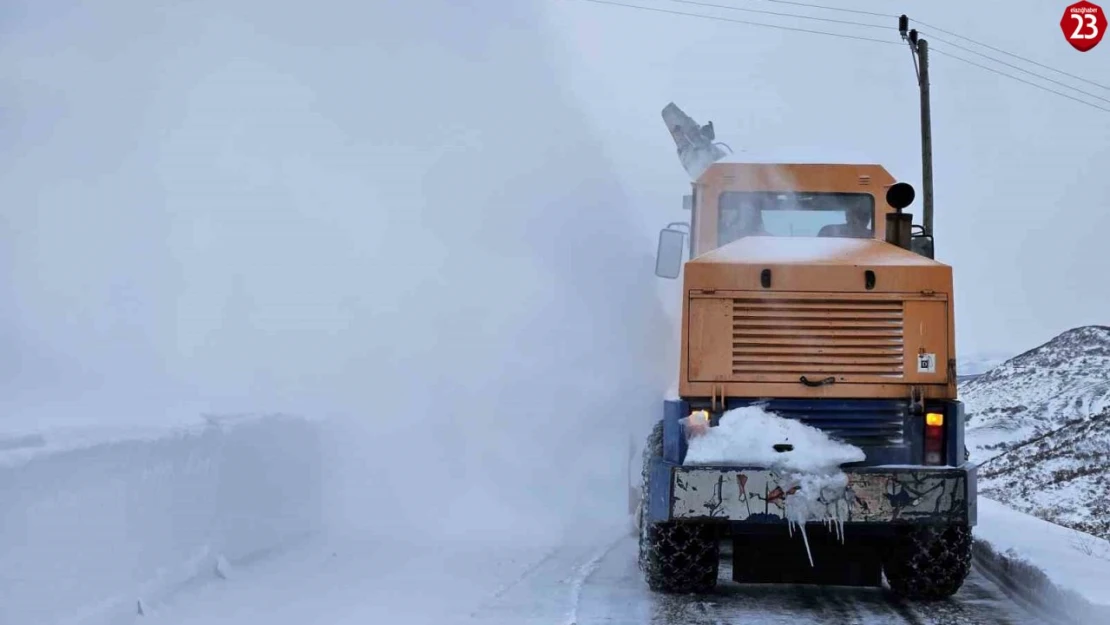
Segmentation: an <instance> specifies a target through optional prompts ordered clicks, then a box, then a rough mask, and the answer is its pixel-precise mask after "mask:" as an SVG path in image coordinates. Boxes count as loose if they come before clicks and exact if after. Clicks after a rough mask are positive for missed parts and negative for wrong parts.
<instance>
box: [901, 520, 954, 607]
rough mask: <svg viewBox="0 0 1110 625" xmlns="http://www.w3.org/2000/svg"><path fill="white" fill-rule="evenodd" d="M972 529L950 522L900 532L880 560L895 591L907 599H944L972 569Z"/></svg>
mask: <svg viewBox="0 0 1110 625" xmlns="http://www.w3.org/2000/svg"><path fill="white" fill-rule="evenodd" d="M971 539H972V537H971V528H970V527H968V526H966V525H949V526H944V527H941V528H934V527H917V528H912V529H907V530H903V531H901V532H899V534H898V536H897V537H896V538H895V539H894V540H893V541H892V542H891V545H890V549H889V550H888V551H887V553H886V557H885V558H884V562H883V570H884V572H885V573H886V578H887V582H888V583H890V587H891V590H893V591H894V592H895V593H897V594H899V595H901V596H903V597H906V598H910V599H944V598H947V597H950V596H952V595H953V594H955V593H956V591H958V590H959V589H960V587H961V586H962V585H963V583H964V580H965V579H967V576H968V573H970V571H971V542H972V540H971Z"/></svg>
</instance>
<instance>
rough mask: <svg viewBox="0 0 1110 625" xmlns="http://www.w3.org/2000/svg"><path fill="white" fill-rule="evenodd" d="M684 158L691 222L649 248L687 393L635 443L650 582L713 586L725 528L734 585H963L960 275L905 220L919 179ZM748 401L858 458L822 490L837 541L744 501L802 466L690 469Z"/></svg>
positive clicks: (966, 466)
mask: <svg viewBox="0 0 1110 625" xmlns="http://www.w3.org/2000/svg"><path fill="white" fill-rule="evenodd" d="M672 106H673V105H672ZM664 116H665V117H666V116H667V114H666V111H665V114H664ZM668 121H669V120H668ZM671 130H672V134H675V136H676V143H678V145H679V151H680V156H682V157H683V163H684V165H686V164H687V162H688V159H687V156H689V154H688V153H684V152H683V143H682V142H681V141H679V134H678V130H677V129H676V128H674V127H671ZM710 132H711V127H710ZM698 139H699V138H697V137H695V140H694V142H696V141H697V140H698ZM687 147H689V145H688V146H687ZM710 160H713V159H710ZM694 169H695V170H696V171H697V172H698V174H699V175H698V176H697V177H696V179H695V180H694V182H693V184H692V193H691V194H690V195H688V196H686V198H685V201H684V209H685V210H687V211H689V213H690V216H689V221H688V222H682V223H673V224H671V225H670V226H668V227H667V228H666V229H664V230H663V231H662V232H661V233H660V238H659V249H658V256H657V259H656V274H657V275H659V276H660V277H664V278H669V279H674V278H679V277H681V280H682V291H681V292H682V295H681V297H682V308H681V310H682V319H681V337H682V347H681V352H680V354H681V358H680V361H679V363H677V365H678V366H677V369H678V375H679V380H678V391H679V397H678V398H674V399H668V400H666V401H665V404H664V414H663V418H662V419H661V420H659V421H658V422H657V423H656V424H655V427H654V429H653V431H652V433H651V434H650V436H649V437H648V441H647V446H646V448H645V450H644V464H643V469H642V475H643V479H642V484H641V489H642V492H641V494H640V502H641V503H640V514H639V531H640V567H641V569H642V570H643V572H644V575H645V578H646V580H647V582H648V584H649V586H650V587H651V588H652V589H653V590H656V591H668V592H669V591H675V592H691V591H694V592H699V591H705V590H708V589H709V588H711V587H712V586H713V585H714V584H715V582H716V574H717V561H718V559H719V552H718V551H717V549H718V545H719V543H720V541H721V540H724V539H727V540H731V541H732V542H733V550H732V553H733V567H732V568H733V577H734V579H737V580H739V581H745V582H789V583H815V582H816V583H821V582H828V583H837V584H857V585H881V583H882V582H881V580H882V576H883V574H884V573H885V575H886V578H887V580H888V582H889V583H890V586H891V588H892V589H893V590H894V591H895V592H896V593H899V594H902V595H904V596H907V597H925V598H938V597H945V596H949V595H951V594H953V593H955V592H956V590H958V589H959V587H960V586H961V585H962V583H963V580H964V578H965V577H966V576H967V573H968V571H969V567H970V558H971V552H970V548H971V527H972V526H973V525H974V524H975V521H976V511H975V500H976V494H977V493H976V474H975V468H974V466H973V465H971V464H970V463H968V461H967V453H966V449H965V447H964V440H963V434H964V413H963V408H962V404H961V403H960V402H959V401H958V400H957V395H956V364H955V363H956V360H955V334H954V313H953V301H952V268H951V267H949V266H948V265H945V264H943V263H940V262H938V261H936V260H934V259H933V258H932V239H931V236H930V235H929V233H924V232H919V233H916V234H915V233H914V231H913V230H914V225H913V224H912V217H911V216H910V215H909V214H907V213H904V212H902V211H903V209H905V208H906V207H907V206H909V205H910V204H911V203H912V201H913V196H914V191H913V189H912V187H910V186H909V185H907V184H905V183H899V182H897V181H896V180H895V179H894V178H893V176H891V175H890V173H889V172H887V171H886V169H884V168H883V167H881V166H879V165H874V164H792V163H771V164H769V163H722V162H714V163H712V164H708V165H706V164H704V163H703V164H702V165H701V166H695V167H694ZM689 170H690V168H688V171H689ZM687 243H688V245H687ZM687 250H688V252H687ZM753 405H758V406H761V407H762V408H763V409H764V410H765V411H767V412H769V413H771V414H774V415H777V416H780V417H785V418H789V419H796V420H799V421H801V422H803V423H804V424H806V425H809V426H812V427H815V428H817V429H819V430H821V431H822V432H824V433H825V434H826V435H828V436H829V437H830V438H833V439H835V440H839V441H842V442H845V443H848V444H851V445H854V446H856V447H858V448H859V449H860V450H862V452H863V454H864V456H865V459H864V460H862V461H860V462H856V463H851V464H847V465H844V466H842V467H841V469H842V470H843V471H844V472H845V473H846V474H847V477H848V484H847V487H845V488H844V489H843V492H839V491H838V492H836V493H834V494H832V495H829V496H828V497H826V499H827V501H825V503H828V504H829V505H834V506H840V507H839V508H838V509H839V510H840V512H838V515H839V518H838V521H837V522H838V523H841V524H842V527H843V533H842V534H841V533H840V532H839V531H835V532H828V531H826V530H825V528H824V526H822V525H820V524H816V525H817V527H816V528H815V529H812V530H810V531H807V533H806V540H807V541H808V542H807V546H806V548H805V549H803V548H802V547H801V546H799V543H798V542H797V538H796V536H795V537H794V539H793V542H792V539H791V534H792V533H793V534H796V533H797V532H796V531H794V532H791V527H790V524H789V523H788V519H787V515H786V512H785V510H784V508H783V507H782V506H774V505H766V502H767V501H768V499H767V497H763V498H762V499H760V505H758V506H753V504H752V502H753V501H755V500H753V499H752V495H751V493H753V492H758V493H764V494H766V493H771V492H779V493H787V496H786V497H785V498H784V499H788V498H789V496H790V494H791V493H796V492H797V491H798V489H799V488H802V486H800V483H799V482H798V479H797V476H789V475H784V474H782V473H781V472H776V471H774V470H771V469H769V468H768V467H764V466H746V465H738V466H733V465H721V466H705V465H693V466H687V465H684V460H685V455H686V451H687V439H686V431H687V430H686V428H685V426H684V423H686V422H687V421H688V420H689V419H703V420H705V421H706V425H708V426H709V427H715V426H716V425H718V424H719V423H720V420H721V418H722V417H723V416H725V415H727V413H729V411H732V410H734V409H737V408H743V407H748V406H753ZM735 418H743V416H742V415H741V416H736V417H735ZM684 420H687V421H684ZM775 489H779V490H778V491H776V490H775ZM792 489H793V490H792ZM823 496H824V495H823ZM822 536H824V537H825V539H824V540H822V538H821V537H822ZM807 550H811V551H812V552H813V553H811V554H810V557H811V558H812V561H810V560H808V559H807ZM822 550H824V551H822ZM816 552H822V553H826V552H827V554H831V555H825V557H822V558H817V557H815V555H816ZM930 554H932V555H930ZM936 554H940V555H936Z"/></svg>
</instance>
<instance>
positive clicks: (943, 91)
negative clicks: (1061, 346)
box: [546, 0, 1110, 357]
mask: <svg viewBox="0 0 1110 625" xmlns="http://www.w3.org/2000/svg"><path fill="white" fill-rule="evenodd" d="M620 1H621V2H624V0H620ZM706 1H707V2H708V3H710V4H720V5H731V6H735V7H742V8H749V9H756V10H763V11H776V12H781V13H796V14H801V15H808V16H818V17H825V18H830V19H838V20H847V21H855V22H866V23H870V24H880V25H886V26H887V27H888V29H887V30H882V29H876V28H866V27H858V26H852V25H844V24H836V23H828V22H820V21H811V20H798V19H790V18H781V17H775V16H770V15H761V14H756V13H744V12H739V11H727V10H721V9H713V8H706V7H703V6H695V5H690V4H684V3H676V2H670V1H668V0H644V1H643V2H635V1H633V0H629V2H627V3H628V4H641V5H644V6H653V7H659V8H664V9H666V10H674V11H680V12H690V13H693V12H696V13H702V14H709V15H714V16H720V17H724V18H727V19H738V20H746V21H755V22H764V23H772V24H781V25H787V26H793V27H800V28H808V29H813V30H823V31H832V32H838V33H846V34H852V35H859V36H865V37H872V38H879V39H887V40H890V41H893V42H900V39H899V38H898V35H897V20H896V19H894V18H882V17H873V16H867V15H859V14H849V13H843V12H833V11H821V10H817V9H812V8H806V7H800V6H796V5H790V4H783V3H777V2H768V1H759V0H716V1H713V0H706ZM546 4H547V7H548V15H549V16H550V20H551V24H552V27H553V28H554V29H555V30H556V32H557V33H558V44H557V48H556V49H555V50H553V52H552V54H553V56H554V57H555V58H556V59H558V61H559V64H560V65H559V66H560V70H561V71H562V72H563V75H565V76H567V77H568V82H567V84H568V89H570V90H571V92H572V93H573V94H574V96H575V97H576V98H577V99H578V101H579V102H580V103H581V105H582V106H583V107H585V108H586V109H587V110H588V111H589V112H590V114H591V116H592V117H593V118H594V120H595V123H596V124H597V126H598V129H599V130H598V132H599V133H601V137H602V138H603V139H604V142H605V145H606V149H607V153H608V154H609V156H610V157H611V159H612V161H613V163H614V166H615V167H616V168H617V170H618V171H619V173H620V176H621V180H622V182H623V183H624V185H625V189H626V192H627V194H628V195H629V197H630V198H632V199H633V201H634V202H635V205H636V209H637V210H638V211H639V212H640V213H641V214H643V215H644V216H645V217H646V220H645V231H644V237H645V238H652V237H654V235H655V232H656V231H657V229H658V228H659V227H662V226H663V225H665V224H666V223H667V222H669V221H674V220H676V219H681V218H682V217H683V213H682V212H681V196H682V194H683V193H685V192H686V190H687V186H686V185H687V184H688V182H687V179H686V178H685V173H684V172H683V170H682V169H681V167H680V166H679V163H678V159H677V157H676V156H675V154H674V144H673V143H672V141H671V138H670V136H669V135H668V134H667V132H666V128H665V127H664V125H663V123H662V121H661V119H660V117H659V112H660V110H661V109H662V108H663V106H664V105H666V104H667V103H668V102H670V101H674V102H675V103H677V104H678V105H679V106H680V107H682V108H683V109H684V110H685V111H686V112H687V113H688V114H690V115H691V116H692V117H693V118H694V119H695V120H697V121H698V122H700V123H705V122H707V121H709V120H712V121H713V122H714V125H715V127H716V132H717V137H718V138H719V140H721V141H724V142H726V143H728V144H729V145H730V146H731V147H732V148H733V149H734V150H736V151H737V154H736V155H735V156H734V157H730V158H733V159H734V160H742V159H743V158H744V157H745V156H749V155H750V156H753V157H758V158H765V157H771V158H782V159H786V160H789V159H792V158H797V159H802V160H813V159H825V160H832V161H852V160H857V161H871V162H877V163H880V164H882V165H884V166H886V167H887V169H889V170H890V171H891V173H892V174H893V175H894V176H895V177H896V178H899V179H902V180H906V181H908V182H910V183H912V184H913V185H914V186H915V187H917V188H918V190H919V191H920V188H921V187H920V181H921V164H920V163H921V161H920V123H919V120H920V118H919V108H918V91H917V86H916V82H915V75H914V68H913V61H912V59H911V56H910V53H909V51H908V49H907V48H905V47H901V46H897V45H884V44H878V43H871V42H862V41H855V40H847V39H840V38H833V37H826V36H821V35H813V34H806V33H797V32H786V31H782V30H774V29H771V28H765V27H756V26H749V25H741V24H735V23H722V22H717V21H709V20H704V19H698V18H692V17H684V16H676V15H669V14H661V13H653V12H647V11H641V10H634V9H629V8H624V7H616V6H607V5H601V4H596V3H592V2H587V1H585V0H550V1H548V2H547V3H546ZM810 4H816V5H822V4H823V5H826V6H835V7H840V8H851V9H858V10H865V11H872V12H877V13H887V14H892V15H898V14H900V13H903V12H905V13H907V14H908V15H909V16H910V17H911V19H913V20H921V21H922V22H924V23H926V24H929V25H931V26H933V27H936V28H940V29H943V30H946V31H950V32H952V33H955V34H957V35H962V36H964V37H968V38H971V39H974V40H976V41H979V42H982V43H986V44H988V45H991V46H993V47H996V48H999V49H1001V50H1005V51H1007V52H1011V53H1014V54H1018V55H1020V56H1023V57H1025V58H1028V59H1031V60H1034V61H1037V62H1040V63H1043V64H1045V65H1048V66H1051V67H1053V68H1057V69H1062V70H1064V71H1066V72H1068V73H1071V74H1076V75H1078V76H1082V77H1086V78H1088V79H1090V80H1093V81H1095V82H1098V83H1101V84H1104V85H1107V86H1110V42H1103V43H1102V45H1100V46H1098V47H1096V48H1095V49H1094V50H1092V51H1090V52H1087V53H1080V52H1078V51H1076V50H1075V49H1073V48H1072V47H1071V46H1070V45H1068V44H1067V42H1066V41H1065V40H1064V37H1063V33H1062V31H1061V29H1060V25H1059V23H1060V18H1061V15H1062V13H1063V8H1064V6H1065V5H1064V3H1051V2H1047V3H1046V2H1037V1H1033V0H1018V1H1017V2H1003V1H1002V0H983V1H982V2H976V3H974V8H971V6H970V5H968V3H966V2H957V1H954V0H943V1H938V2H931V3H925V4H922V3H910V2H896V1H886V0H882V1H880V0H836V1H828V0H826V1H825V2H820V1H817V0H814V1H813V2H810ZM921 28H922V30H923V31H925V32H927V31H928V30H929V29H928V28H925V27H921ZM937 35H938V36H939V37H942V38H944V39H947V40H948V41H950V42H952V43H956V44H958V45H962V46H965V47H972V48H974V49H977V50H980V51H983V52H985V53H987V54H991V55H993V56H995V57H998V58H1001V59H1002V60H1004V61H1006V62H1009V63H1013V64H1018V65H1020V66H1021V67H1024V68H1026V69H1030V70H1035V71H1038V72H1041V73H1047V74H1048V75H1049V76H1050V77H1052V78H1053V79H1056V80H1062V81H1069V80H1070V79H1068V78H1067V77H1063V76H1060V75H1058V74H1053V73H1051V72H1048V71H1047V70H1044V69H1042V68H1038V67H1036V66H1031V65H1028V64H1025V63H1022V62H1021V61H1019V60H1017V59H1015V58H1012V57H1007V56H1005V55H1002V54H999V53H997V52H992V51H991V50H985V49H982V48H977V47H975V46H974V45H973V44H970V43H968V42H967V41H964V40H961V39H958V38H956V37H953V36H951V35H948V34H944V33H941V32H937ZM932 43H933V44H935V45H934V47H935V49H937V50H941V49H943V50H944V51H950V52H952V53H954V54H960V55H962V56H964V57H966V58H968V59H972V60H975V61H976V62H978V63H981V64H988V65H991V66H992V67H996V68H998V69H1001V70H1003V71H1005V72H1008V73H1010V74H1014V75H1016V76H1018V77H1021V78H1024V79H1027V80H1033V81H1036V79H1035V78H1033V77H1031V76H1029V75H1028V74H1024V73H1021V72H1020V71H1018V70H1015V69H1013V68H1009V67H1005V66H1000V65H997V64H995V63H992V62H991V61H989V60H987V59H983V58H982V57H977V56H975V55H973V54H968V53H966V52H963V51H961V50H959V49H957V48H954V47H952V46H951V45H946V44H944V43H941V42H940V41H937V40H934V41H933V42H932ZM931 74H932V81H931V88H932V89H931V90H932V107H933V155H934V170H935V173H934V188H935V217H934V224H935V229H936V253H937V259H938V260H940V261H942V262H945V263H949V264H951V265H953V267H954V268H955V269H954V272H955V289H956V295H955V302H956V332H957V339H958V349H959V351H960V355H961V356H962V357H972V356H976V355H983V354H994V353H1001V354H1004V355H1013V354H1015V353H1017V352H1020V351H1024V350H1025V349H1028V348H1031V347H1034V346H1036V345H1038V344H1040V343H1041V342H1044V341H1046V340H1048V339H1050V338H1052V337H1053V336H1055V335H1056V334H1058V333H1060V332H1062V331H1064V330H1067V329H1069V328H1071V327H1074V326H1078V325H1084V324H1110V287H1108V286H1107V285H1110V277H1108V276H1110V259H1108V258H1107V256H1106V253H1105V244H1104V243H1103V240H1104V238H1105V235H1106V231H1107V229H1108V228H1110V200H1108V199H1107V196H1108V195H1110V178H1108V177H1107V176H1106V174H1105V172H1108V171H1110V112H1108V111H1099V110H1095V109H1093V108H1090V107H1087V106H1084V105H1082V104H1079V103H1076V102H1073V101H1071V100H1067V99H1065V98H1063V97H1060V96H1057V95H1053V94H1050V93H1046V92H1044V91H1041V90H1038V89H1036V88H1034V87H1031V86H1029V85H1026V84H1022V83H1020V82H1018V81H1016V80H1012V79H1010V78H1006V77H1003V76H999V75H997V74H993V73H990V72H988V71H985V70H983V69H980V68H977V67H973V66H970V65H968V64H965V63H962V62H960V61H956V60H953V59H951V58H947V57H944V56H941V55H939V54H934V56H933V59H932V63H931ZM1043 84H1045V85H1046V86H1048V87H1050V88H1053V89H1057V90H1060V89H1061V87H1060V86H1059V85H1054V84H1052V83H1043ZM1075 84H1076V85H1077V86H1080V87H1081V88H1083V89H1084V90H1086V91H1090V92H1092V93H1095V94H1096V95H1098V96H1101V97H1103V98H1106V99H1107V100H1108V101H1099V100H1094V99H1092V98H1087V99H1088V100H1092V101H1094V102H1095V103H1097V104H1100V105H1101V106H1103V107H1104V108H1110V90H1106V89H1099V88H1098V87H1095V86H1091V85H1089V84H1088V85H1083V84H1082V83H1075ZM918 197H919V198H920V193H919V195H918ZM915 208H916V213H917V217H916V218H917V219H919V218H920V206H919V204H915Z"/></svg>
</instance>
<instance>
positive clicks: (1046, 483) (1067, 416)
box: [960, 326, 1110, 536]
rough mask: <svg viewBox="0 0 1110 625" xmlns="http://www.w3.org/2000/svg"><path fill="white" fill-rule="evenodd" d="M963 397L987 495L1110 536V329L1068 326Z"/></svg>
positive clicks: (966, 389) (967, 386)
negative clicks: (1109, 461) (1065, 330)
mask: <svg viewBox="0 0 1110 625" xmlns="http://www.w3.org/2000/svg"><path fill="white" fill-rule="evenodd" d="M960 398H961V399H962V400H963V401H964V402H965V405H966V409H967V415H968V434H967V441H968V448H969V450H970V451H971V456H972V460H974V461H976V462H980V463H983V465H982V468H981V469H980V489H981V490H982V492H983V493H984V494H985V495H986V496H989V497H993V498H995V499H998V500H1000V501H1005V502H1007V503H1008V504H1009V505H1011V506H1013V507H1015V508H1017V509H1019V510H1022V511H1025V512H1029V513H1031V514H1034V515H1036V516H1038V517H1041V518H1043V519H1047V520H1051V521H1054V522H1057V523H1060V524H1063V525H1067V526H1069V527H1072V528H1076V529H1083V530H1085V531H1089V532H1091V533H1095V534H1100V535H1103V536H1108V535H1110V520H1108V519H1107V514H1108V512H1110V485H1108V481H1110V480H1108V479H1107V474H1108V473H1110V467H1108V466H1107V460H1108V459H1110V328H1108V327H1103V326H1086V327H1081V328H1075V329H1073V330H1069V331H1067V332H1064V333H1063V334H1061V335H1059V336H1057V337H1056V338H1054V339H1052V340H1051V341H1049V342H1048V343H1045V344H1044V345H1042V346H1040V347H1037V348H1035V349H1032V350H1030V351H1028V352H1025V353H1024V354H1021V355H1019V356H1017V357H1015V358H1013V359H1011V360H1008V361H1006V362H1005V363H1003V364H1001V365H999V366H998V367H996V368H994V369H992V370H990V371H989V372H987V373H986V374H984V375H982V376H979V377H977V378H975V379H974V380H970V381H968V382H965V383H963V384H962V385H961V386H960Z"/></svg>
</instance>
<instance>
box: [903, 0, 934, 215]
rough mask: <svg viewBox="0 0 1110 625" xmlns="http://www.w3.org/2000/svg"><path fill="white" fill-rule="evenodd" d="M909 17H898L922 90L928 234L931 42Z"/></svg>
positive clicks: (923, 179) (923, 178)
mask: <svg viewBox="0 0 1110 625" xmlns="http://www.w3.org/2000/svg"><path fill="white" fill-rule="evenodd" d="M909 25H910V18H908V17H906V16H905V15H902V16H901V17H899V18H898V32H899V33H901V35H902V39H903V40H904V41H907V42H908V43H909V44H910V54H911V55H913V61H914V67H915V69H916V70H917V85H918V87H919V88H920V90H921V186H922V187H923V189H922V190H923V191H924V193H923V194H922V195H923V196H924V208H923V209H922V215H921V221H922V226H923V228H924V230H925V235H926V236H929V237H932V236H933V129H932V111H931V109H930V107H929V42H927V41H925V40H924V39H921V38H920V37H918V35H917V29H913V30H910V29H909Z"/></svg>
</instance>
